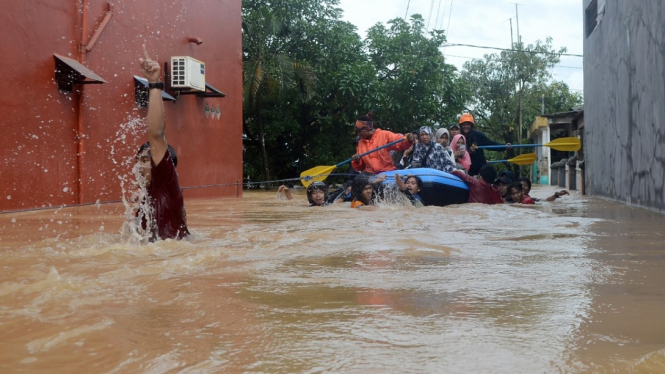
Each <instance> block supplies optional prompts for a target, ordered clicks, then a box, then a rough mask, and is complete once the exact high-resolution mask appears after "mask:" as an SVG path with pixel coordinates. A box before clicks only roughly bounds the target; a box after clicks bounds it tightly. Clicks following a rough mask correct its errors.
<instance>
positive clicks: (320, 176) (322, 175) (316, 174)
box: [300, 138, 406, 187]
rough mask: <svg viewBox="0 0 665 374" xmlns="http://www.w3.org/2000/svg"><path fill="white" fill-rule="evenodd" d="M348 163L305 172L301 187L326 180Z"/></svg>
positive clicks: (344, 162)
mask: <svg viewBox="0 0 665 374" xmlns="http://www.w3.org/2000/svg"><path fill="white" fill-rule="evenodd" d="M404 140H406V138H402V139H400V140H395V141H394V142H390V143H388V144H386V145H383V146H381V147H379V148H374V149H372V150H371V151H368V152H365V153H363V154H360V155H358V158H360V157H363V156H365V155H368V154H370V153H373V152H376V151H379V150H381V149H384V148H387V147H390V146H391V145H394V144H397V143H399V142H403V141H404ZM349 162H351V159H348V160H345V161H342V162H340V163H339V164H337V165H334V166H317V167H313V168H311V169H309V170H305V171H303V172H302V173H300V182H302V185H303V186H305V187H309V185H310V184H312V183H314V182H321V181H323V180H324V179H326V178H327V177H328V175H329V174H330V173H332V171H333V170H335V169H336V168H338V167H340V166H342V165H344V164H346V163H349Z"/></svg>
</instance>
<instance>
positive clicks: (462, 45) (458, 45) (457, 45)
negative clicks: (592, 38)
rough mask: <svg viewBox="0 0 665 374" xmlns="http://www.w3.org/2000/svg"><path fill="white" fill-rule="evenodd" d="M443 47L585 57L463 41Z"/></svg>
mask: <svg viewBox="0 0 665 374" xmlns="http://www.w3.org/2000/svg"><path fill="white" fill-rule="evenodd" d="M442 47H443V48H446V47H470V48H482V49H495V50H499V51H511V52H522V53H531V54H544V55H560V56H572V57H584V56H583V55H576V54H572V53H557V52H538V51H525V50H523V49H512V48H499V47H488V46H483V45H473V44H462V43H449V44H444V45H443V46H442Z"/></svg>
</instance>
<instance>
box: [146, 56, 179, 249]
mask: <svg viewBox="0 0 665 374" xmlns="http://www.w3.org/2000/svg"><path fill="white" fill-rule="evenodd" d="M143 53H144V57H145V59H143V58H141V59H139V65H140V68H141V74H142V75H143V77H145V78H146V79H147V80H148V114H147V116H146V121H147V125H148V126H147V127H148V141H147V142H146V143H144V144H143V145H141V147H140V148H139V151H138V153H137V154H136V163H137V168H138V174H139V178H138V179H139V184H140V185H141V187H142V188H144V189H145V191H146V195H145V196H144V197H143V200H142V201H141V203H140V204H139V207H138V209H137V211H136V217H137V218H138V219H139V221H140V224H141V227H142V228H143V230H146V233H147V234H148V235H149V239H150V241H151V242H154V241H156V240H164V239H183V238H185V237H186V236H187V235H189V230H188V229H187V214H186V212H185V204H184V201H183V196H182V189H181V188H180V184H179V182H178V173H177V172H176V170H175V164H176V162H177V158H176V156H175V150H173V148H171V147H170V146H169V145H168V144H167V143H166V119H165V114H164V104H163V102H162V90H163V89H164V83H163V82H161V68H160V65H159V62H157V61H153V60H152V59H150V57H149V56H148V51H147V49H146V47H145V45H144V46H143Z"/></svg>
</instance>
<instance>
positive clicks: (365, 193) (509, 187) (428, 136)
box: [278, 113, 568, 209]
mask: <svg viewBox="0 0 665 374" xmlns="http://www.w3.org/2000/svg"><path fill="white" fill-rule="evenodd" d="M474 125H475V122H474V119H473V116H472V115H471V114H469V113H464V114H462V115H461V116H460V119H459V123H458V124H454V125H453V126H451V127H450V128H449V129H446V128H439V129H438V130H437V131H436V133H435V134H434V133H433V132H432V130H431V129H430V127H429V126H423V127H421V128H420V129H419V131H418V133H410V134H407V135H406V136H404V135H402V134H396V133H393V132H390V131H387V130H383V129H379V128H374V120H373V114H372V113H369V114H367V115H364V116H360V117H359V118H358V119H357V120H356V122H355V128H356V132H357V134H358V136H357V138H356V140H357V146H356V154H355V155H354V156H353V157H352V158H351V160H352V161H351V167H352V168H353V170H354V171H356V172H358V173H360V174H359V175H357V176H355V177H353V178H352V179H350V180H348V181H347V183H345V184H344V185H343V186H342V187H341V188H340V189H338V190H336V191H334V192H330V193H329V191H328V186H327V185H326V184H325V183H324V182H314V183H312V184H310V185H309V186H308V188H307V199H308V201H309V203H310V206H324V205H328V204H332V203H335V202H348V201H351V207H352V208H363V209H368V208H369V209H372V208H371V207H372V206H373V204H374V203H375V202H376V200H377V196H378V195H382V194H383V193H382V192H383V190H382V188H380V186H382V184H381V183H382V182H383V181H384V180H385V174H386V173H385V172H389V171H392V170H396V169H408V168H423V167H424V168H431V169H436V170H440V171H444V172H447V173H451V174H453V175H456V176H457V177H459V178H460V179H461V180H462V181H464V182H465V183H466V184H467V186H468V187H469V201H468V202H469V203H483V204H502V203H520V204H535V202H536V201H538V199H535V198H531V197H530V196H529V193H530V191H531V181H530V180H529V179H528V178H519V179H516V178H514V176H513V174H512V172H510V171H504V172H502V173H501V175H499V177H498V178H497V171H496V169H495V168H494V167H493V166H492V165H490V164H488V163H487V160H486V158H485V154H484V151H483V149H482V148H478V147H479V146H486V145H503V146H504V148H500V149H498V150H505V149H510V148H511V144H510V143H506V144H505V145H504V144H502V143H498V142H495V141H492V140H490V139H489V138H488V137H487V136H486V135H485V134H483V133H482V132H480V131H477V130H474V129H473V127H474ZM451 138H452V141H450V142H449V139H451ZM400 139H404V141H401V142H397V143H396V144H393V145H390V146H388V147H385V148H383V149H380V150H377V151H376V152H372V153H369V154H366V155H365V156H363V157H360V156H359V155H361V154H364V153H367V152H370V151H372V150H375V149H378V148H380V147H383V146H386V145H388V144H389V143H393V142H396V141H399V140H400ZM467 144H470V146H469V148H467ZM379 173H384V174H382V175H381V176H379V177H374V175H376V174H379ZM395 185H396V186H397V189H398V190H399V191H400V192H402V193H403V194H404V195H405V196H406V197H407V198H408V200H410V201H411V202H412V203H413V204H414V205H427V204H426V201H424V200H423V199H422V197H421V196H420V191H421V190H422V188H423V182H422V180H421V179H420V177H418V176H416V175H407V176H406V177H404V179H402V177H400V176H399V175H398V174H397V173H395ZM278 193H281V194H284V195H285V196H286V198H287V199H289V200H291V199H293V196H292V195H291V193H290V191H289V189H288V187H286V186H285V185H282V186H280V187H279V189H278ZM566 194H568V192H567V191H565V190H562V191H560V192H557V193H555V194H554V195H552V196H550V197H548V198H547V199H545V200H547V201H553V200H555V199H557V198H559V197H560V196H563V195H566Z"/></svg>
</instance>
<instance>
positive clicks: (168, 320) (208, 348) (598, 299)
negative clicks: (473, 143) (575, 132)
mask: <svg viewBox="0 0 665 374" xmlns="http://www.w3.org/2000/svg"><path fill="white" fill-rule="evenodd" d="M552 192H553V190H551V189H548V188H541V189H534V191H533V192H532V195H533V196H536V197H544V196H547V195H550V194H551V193H552ZM295 198H296V199H295V200H293V201H281V200H278V199H277V198H276V194H275V192H246V193H245V195H244V198H242V199H220V200H190V201H186V206H187V211H188V218H189V226H190V229H191V231H192V232H193V236H192V237H191V239H190V240H187V241H180V242H175V241H164V242H159V243H156V244H149V245H144V246H138V245H129V244H127V243H128V242H127V240H125V239H124V238H123V237H122V236H121V235H120V234H119V229H120V226H121V223H122V221H123V217H122V215H123V212H124V207H123V206H122V205H101V206H87V207H80V208H66V209H57V210H43V211H36V212H23V213H6V214H0V228H1V235H0V246H1V247H2V253H1V257H0V267H1V269H2V271H1V272H0V329H1V331H2V338H1V339H0V372H3V373H240V372H248V373H317V372H339V373H385V372H392V373H427V372H447V373H562V372H563V373H663V372H665V318H663V316H665V271H664V269H665V246H664V245H663V235H665V225H664V223H665V217H664V216H663V215H660V214H657V213H653V212H650V211H647V210H643V209H638V208H631V207H627V206H625V205H621V204H617V203H613V202H607V201H603V200H599V199H595V198H591V197H586V196H579V195H577V194H575V193H573V194H572V196H569V197H564V198H562V199H559V200H558V201H556V202H553V203H542V204H540V205H537V206H532V207H525V206H484V205H475V204H473V205H459V206H449V207H445V208H439V207H425V208H420V209H415V208H412V207H398V206H382V207H381V208H380V209H379V210H377V211H359V210H354V209H350V208H348V207H346V206H332V207H327V208H308V207H306V205H307V204H306V201H305V197H304V193H303V192H302V190H301V191H297V192H296V193H295Z"/></svg>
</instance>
